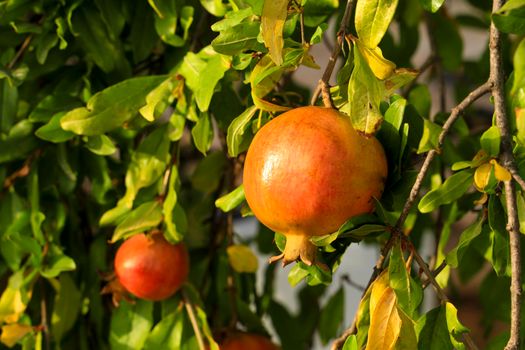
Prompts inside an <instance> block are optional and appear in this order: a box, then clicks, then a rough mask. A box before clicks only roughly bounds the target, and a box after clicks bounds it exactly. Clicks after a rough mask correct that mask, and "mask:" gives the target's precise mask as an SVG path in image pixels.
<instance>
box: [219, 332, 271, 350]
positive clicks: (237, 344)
mask: <svg viewBox="0 0 525 350" xmlns="http://www.w3.org/2000/svg"><path fill="white" fill-rule="evenodd" d="M219 348H220V350H279V349H280V348H279V347H278V346H277V345H275V344H274V343H272V342H271V341H270V339H268V338H266V337H263V336H262V335H259V334H253V333H240V332H239V333H235V334H232V335H230V336H228V337H227V338H226V339H225V340H224V341H223V342H222V343H221V344H220V346H219Z"/></svg>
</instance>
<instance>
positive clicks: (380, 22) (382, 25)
mask: <svg viewBox="0 0 525 350" xmlns="http://www.w3.org/2000/svg"><path fill="white" fill-rule="evenodd" d="M396 7H397V0H367V1H362V0H361V1H358V2H357V5H356V8H355V29H356V31H357V35H358V36H359V39H360V40H361V41H362V42H363V44H365V45H366V46H367V47H369V48H371V49H373V48H375V47H376V46H377V45H379V42H380V41H381V39H382V38H383V36H384V35H385V33H386V31H387V29H388V26H389V25H390V22H391V21H392V18H393V17H394V14H395V12H396Z"/></svg>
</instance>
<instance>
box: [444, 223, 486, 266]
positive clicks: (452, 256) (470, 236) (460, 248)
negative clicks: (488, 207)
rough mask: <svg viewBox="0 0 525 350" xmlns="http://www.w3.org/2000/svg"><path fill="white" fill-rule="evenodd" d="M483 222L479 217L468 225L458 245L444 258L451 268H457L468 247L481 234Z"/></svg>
mask: <svg viewBox="0 0 525 350" xmlns="http://www.w3.org/2000/svg"><path fill="white" fill-rule="evenodd" d="M484 222H485V220H484V218H483V216H480V217H479V218H478V220H477V221H476V222H475V223H473V224H472V225H470V226H469V227H468V228H467V229H465V231H463V233H462V234H461V236H460V238H459V243H458V245H457V246H456V247H455V248H454V249H452V250H451V251H450V252H449V253H448V254H447V256H446V261H447V264H449V265H450V266H451V267H458V265H459V264H460V262H461V259H462V258H463V255H464V254H465V252H466V251H467V249H468V248H469V247H470V245H471V243H472V241H473V240H474V239H475V238H476V237H477V236H478V235H479V234H480V233H481V228H482V227H483V223H484Z"/></svg>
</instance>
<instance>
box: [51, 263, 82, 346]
mask: <svg viewBox="0 0 525 350" xmlns="http://www.w3.org/2000/svg"><path fill="white" fill-rule="evenodd" d="M58 288H59V289H58V290H57V294H56V295H55V301H54V304H53V313H52V314H51V330H52V332H53V338H54V339H55V341H56V342H57V343H60V341H61V340H62V338H63V337H64V335H65V334H67V332H69V331H70V330H71V328H73V326H74V325H75V321H76V320H77V317H78V315H79V312H80V307H81V301H82V295H81V294H80V291H79V290H78V288H77V286H76V285H75V283H74V281H73V279H72V278H71V276H70V275H69V274H67V273H63V274H61V275H60V277H59V284H58Z"/></svg>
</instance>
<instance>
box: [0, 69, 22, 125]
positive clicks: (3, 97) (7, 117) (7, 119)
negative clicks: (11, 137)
mask: <svg viewBox="0 0 525 350" xmlns="http://www.w3.org/2000/svg"><path fill="white" fill-rule="evenodd" d="M17 106H18V89H17V88H16V87H15V86H12V85H11V84H10V83H9V81H8V80H7V79H6V80H3V81H0V132H5V133H7V132H9V129H10V128H11V126H12V125H13V123H14V121H15V117H16V111H17Z"/></svg>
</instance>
